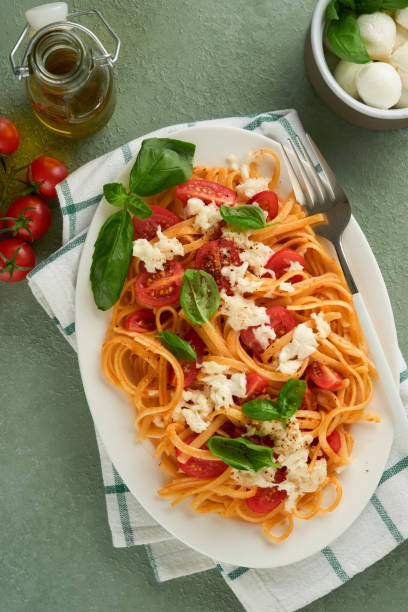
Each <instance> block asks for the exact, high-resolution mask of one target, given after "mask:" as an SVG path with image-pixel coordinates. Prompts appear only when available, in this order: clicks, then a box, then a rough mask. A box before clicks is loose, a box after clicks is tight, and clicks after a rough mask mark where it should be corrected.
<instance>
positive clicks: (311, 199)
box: [288, 139, 316, 208]
mask: <svg viewBox="0 0 408 612" xmlns="http://www.w3.org/2000/svg"><path fill="white" fill-rule="evenodd" d="M288 140H289V139H288ZM289 144H290V146H291V147H292V151H293V154H294V156H295V160H296V165H297V167H298V171H299V174H300V176H301V177H302V180H303V184H304V186H305V196H306V199H307V203H308V205H309V207H310V208H313V207H314V205H315V204H316V194H315V191H314V189H313V186H312V184H311V182H310V181H309V177H308V176H307V174H306V171H305V168H304V166H303V162H302V160H301V159H300V156H299V153H298V152H297V151H296V148H295V146H294V144H293V142H292V141H291V140H289Z"/></svg>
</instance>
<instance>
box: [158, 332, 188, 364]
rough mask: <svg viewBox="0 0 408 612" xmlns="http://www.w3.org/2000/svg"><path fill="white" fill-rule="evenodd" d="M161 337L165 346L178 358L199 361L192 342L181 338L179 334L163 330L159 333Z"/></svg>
mask: <svg viewBox="0 0 408 612" xmlns="http://www.w3.org/2000/svg"><path fill="white" fill-rule="evenodd" d="M159 339H160V342H161V343H162V345H163V346H164V348H166V349H167V350H168V351H170V353H172V355H174V356H175V357H177V359H182V360H183V361H197V353H196V352H195V350H194V349H193V347H192V346H191V344H189V343H188V342H187V341H186V340H183V339H182V338H179V336H177V334H173V333H172V332H168V331H162V332H160V333H159Z"/></svg>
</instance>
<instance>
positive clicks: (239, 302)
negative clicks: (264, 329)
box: [221, 291, 270, 330]
mask: <svg viewBox="0 0 408 612" xmlns="http://www.w3.org/2000/svg"><path fill="white" fill-rule="evenodd" d="M221 299H222V301H223V303H222V306H221V314H224V315H226V316H227V317H228V323H229V324H230V326H231V327H232V329H236V330H240V329H246V328H247V327H252V326H257V325H264V324H267V323H269V322H270V321H269V317H268V315H267V314H266V308H264V307H263V306H257V305H256V304H254V302H252V301H251V300H246V299H245V298H243V297H242V295H239V294H236V295H227V294H226V292H225V291H221Z"/></svg>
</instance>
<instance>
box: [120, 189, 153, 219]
mask: <svg viewBox="0 0 408 612" xmlns="http://www.w3.org/2000/svg"><path fill="white" fill-rule="evenodd" d="M126 207H127V208H128V209H129V210H130V212H131V213H132V214H133V215H135V217H137V218H138V219H149V217H151V216H152V214H153V211H152V209H151V208H150V206H149V205H148V204H146V202H143V200H142V199H141V198H139V196H137V195H136V194H135V193H129V195H128V196H127V200H126Z"/></svg>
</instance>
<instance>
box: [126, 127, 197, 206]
mask: <svg viewBox="0 0 408 612" xmlns="http://www.w3.org/2000/svg"><path fill="white" fill-rule="evenodd" d="M194 152H195V145H194V144H192V143H191V142H184V141H183V140H172V139H169V138H148V139H147V140H144V141H143V142H142V146H141V149H140V151H139V154H138V156H137V158H136V161H135V163H134V166H133V168H132V170H131V173H130V179H129V189H130V191H132V192H134V193H138V194H139V195H144V196H147V195H154V194H156V193H159V192H160V191H164V190H165V189H168V188H169V187H173V186H174V185H179V184H180V183H184V182H185V181H187V180H188V179H189V178H190V176H191V175H192V173H193V157H194Z"/></svg>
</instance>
